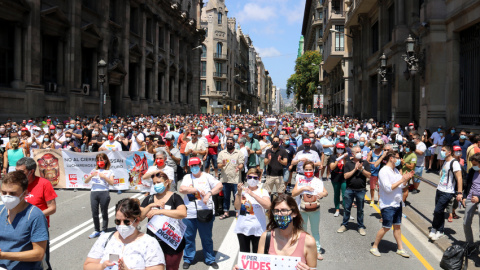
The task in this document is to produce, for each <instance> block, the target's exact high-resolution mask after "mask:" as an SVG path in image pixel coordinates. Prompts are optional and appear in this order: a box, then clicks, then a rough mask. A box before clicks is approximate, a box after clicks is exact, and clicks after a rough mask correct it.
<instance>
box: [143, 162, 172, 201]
mask: <svg viewBox="0 0 480 270" xmlns="http://www.w3.org/2000/svg"><path fill="white" fill-rule="evenodd" d="M156 170H158V167H157V166H156V165H153V166H150V167H148V170H147V172H146V173H145V174H148V173H151V172H154V171H156ZM160 170H162V172H164V173H165V174H166V175H167V176H168V179H169V180H172V183H175V172H174V171H173V169H172V167H170V166H165V167H164V168H163V169H160ZM142 183H143V186H144V187H145V188H144V190H145V189H146V190H145V191H147V192H150V193H151V194H157V192H155V189H154V188H153V181H152V178H149V179H142Z"/></svg>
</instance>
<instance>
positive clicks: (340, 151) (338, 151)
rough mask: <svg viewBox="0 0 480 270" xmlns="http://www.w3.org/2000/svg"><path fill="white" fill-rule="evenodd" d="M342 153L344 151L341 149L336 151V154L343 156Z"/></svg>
mask: <svg viewBox="0 0 480 270" xmlns="http://www.w3.org/2000/svg"><path fill="white" fill-rule="evenodd" d="M343 152H345V150H343V149H337V153H339V154H343Z"/></svg>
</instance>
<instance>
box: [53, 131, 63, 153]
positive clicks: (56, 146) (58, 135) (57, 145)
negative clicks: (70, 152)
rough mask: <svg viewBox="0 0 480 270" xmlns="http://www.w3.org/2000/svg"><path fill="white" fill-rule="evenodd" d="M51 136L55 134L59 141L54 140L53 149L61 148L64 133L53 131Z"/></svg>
mask: <svg viewBox="0 0 480 270" xmlns="http://www.w3.org/2000/svg"><path fill="white" fill-rule="evenodd" d="M53 136H55V138H56V139H57V140H59V141H60V143H58V142H57V141H55V149H60V148H62V143H63V142H64V141H65V133H63V132H62V133H61V134H58V133H55V135H53Z"/></svg>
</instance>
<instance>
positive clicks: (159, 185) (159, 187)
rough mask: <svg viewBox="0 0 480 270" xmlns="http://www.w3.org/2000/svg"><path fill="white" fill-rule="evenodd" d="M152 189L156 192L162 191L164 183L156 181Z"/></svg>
mask: <svg viewBox="0 0 480 270" xmlns="http://www.w3.org/2000/svg"><path fill="white" fill-rule="evenodd" d="M153 189H155V192H157V193H163V192H164V191H165V185H164V184H163V183H158V184H155V185H154V186H153Z"/></svg>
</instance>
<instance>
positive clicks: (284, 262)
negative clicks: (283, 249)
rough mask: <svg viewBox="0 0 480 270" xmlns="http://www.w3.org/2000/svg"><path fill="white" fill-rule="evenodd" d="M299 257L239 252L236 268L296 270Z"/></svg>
mask: <svg viewBox="0 0 480 270" xmlns="http://www.w3.org/2000/svg"><path fill="white" fill-rule="evenodd" d="M300 261H301V259H300V257H290V256H276V255H266V254H257V253H245V252H240V253H239V254H238V263H237V266H238V267H239V268H240V269H243V270H296V266H297V264H298V262H300Z"/></svg>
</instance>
